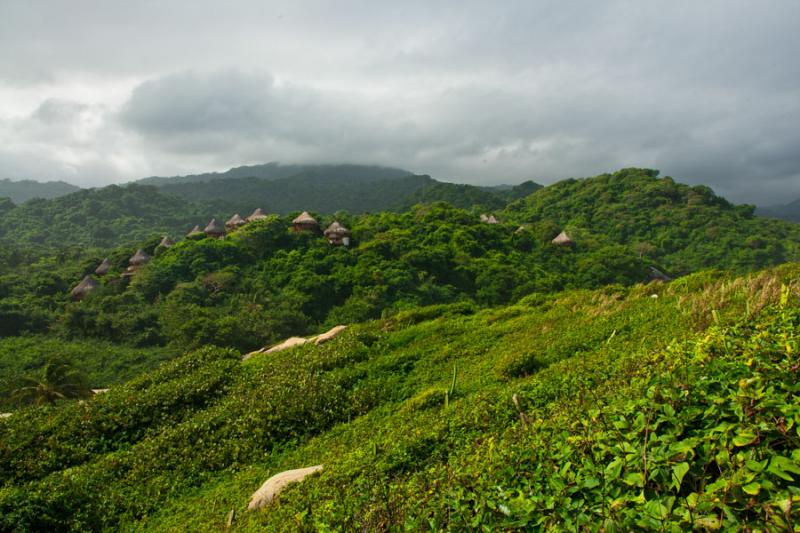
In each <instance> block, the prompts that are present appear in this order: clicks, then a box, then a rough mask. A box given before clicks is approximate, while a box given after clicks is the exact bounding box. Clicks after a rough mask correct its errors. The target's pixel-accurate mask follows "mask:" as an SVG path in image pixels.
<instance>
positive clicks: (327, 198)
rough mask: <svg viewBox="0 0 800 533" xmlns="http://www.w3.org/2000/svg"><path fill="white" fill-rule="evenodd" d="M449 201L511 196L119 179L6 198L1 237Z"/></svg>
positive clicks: (406, 184) (406, 182) (21, 239)
mask: <svg viewBox="0 0 800 533" xmlns="http://www.w3.org/2000/svg"><path fill="white" fill-rule="evenodd" d="M434 201H446V202H448V203H450V204H452V205H455V206H458V207H464V208H469V207H472V206H480V207H483V208H486V209H500V208H502V207H503V206H504V205H505V204H506V200H505V197H504V196H501V195H498V194H495V193H492V192H489V191H485V190H482V189H480V188H478V187H474V186H471V185H456V184H451V183H442V182H438V181H436V180H434V179H432V178H431V177H429V176H414V175H408V176H402V177H397V178H392V179H388V178H387V179H383V178H382V179H366V178H365V179H364V180H362V181H360V182H359V181H352V180H350V179H349V178H342V177H336V176H333V177H329V176H325V175H320V174H319V173H318V171H316V170H315V171H313V172H312V171H309V172H307V173H303V174H300V175H297V176H293V177H292V178H287V179H279V180H273V181H268V180H263V179H258V178H229V179H226V180H224V181H223V180H213V181H208V182H196V183H185V184H180V183H178V184H171V185H165V186H164V187H161V188H156V187H154V186H147V185H138V184H130V185H127V186H117V185H111V186H108V187H104V188H102V189H86V190H81V191H79V192H77V193H73V194H69V195H66V196H62V197H59V198H56V199H53V200H41V199H34V200H31V201H29V202H25V203H23V204H21V205H18V206H15V205H14V204H13V203H12V202H10V201H8V200H7V199H5V200H4V199H0V241H3V242H5V243H12V244H18V245H26V246H30V245H41V246H45V247H47V246H52V247H58V248H63V247H69V246H97V247H112V246H118V245H124V244H128V243H131V242H134V241H136V240H139V239H143V238H147V237H148V236H153V235H158V234H161V235H164V234H167V235H171V236H172V237H173V238H178V237H182V236H183V235H185V234H186V232H188V231H189V229H191V228H192V227H193V226H194V225H195V224H199V225H200V226H201V227H204V226H205V224H206V223H207V222H208V221H209V220H210V219H211V217H216V218H217V219H218V220H222V221H224V220H227V218H229V217H230V216H231V215H233V214H234V213H236V212H238V213H240V214H241V215H242V216H246V215H248V214H249V213H251V212H252V211H253V210H254V209H256V208H258V207H260V208H261V209H263V210H264V211H265V212H271V213H279V214H286V213H289V212H293V211H306V210H308V211H314V212H317V213H321V214H327V213H334V212H337V211H349V212H351V213H363V212H367V211H370V212H378V211H386V210H394V211H398V210H404V209H407V208H409V207H410V206H411V205H413V204H415V203H419V202H425V203H430V202H434Z"/></svg>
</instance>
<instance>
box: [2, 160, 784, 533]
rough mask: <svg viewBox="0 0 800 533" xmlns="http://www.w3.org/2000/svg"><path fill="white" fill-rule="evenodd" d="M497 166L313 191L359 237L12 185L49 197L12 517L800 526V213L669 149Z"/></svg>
mask: <svg viewBox="0 0 800 533" xmlns="http://www.w3.org/2000/svg"><path fill="white" fill-rule="evenodd" d="M417 178H424V179H425V180H429V178H427V177H416V176H411V177H408V178H397V180H395V181H396V182H397V183H399V182H401V181H402V180H406V179H409V180H411V179H417ZM247 181H248V180H246V179H239V178H230V179H229V180H227V182H229V183H240V182H241V183H247ZM280 181H281V180H274V181H272V182H264V183H279V182H280ZM431 181H433V180H431ZM372 183H373V184H381V183H383V181H382V180H374V181H373V182H372ZM196 185H200V184H196ZM534 185H535V184H534ZM525 187H529V186H528V185H525ZM533 188H534V189H536V188H535V187H533ZM476 190H477V189H476V188H468V187H467V188H465V187H461V186H457V185H452V186H447V184H440V183H436V182H434V183H431V182H427V183H423V185H422V187H421V188H420V189H417V190H416V191H415V192H414V193H413V195H412V197H413V200H410V201H414V202H421V203H417V204H416V205H411V206H408V208H407V209H404V208H398V209H397V210H386V211H381V212H371V213H362V214H355V213H353V214H348V213H345V212H339V213H336V214H335V215H331V214H327V213H325V212H313V213H312V214H313V215H314V216H315V217H316V218H317V220H318V221H319V222H320V223H321V227H322V228H325V227H327V226H328V225H329V224H330V223H332V222H333V221H334V220H337V221H338V222H340V223H341V224H343V225H345V226H346V227H347V228H349V229H350V230H351V232H352V234H351V242H350V246H348V247H344V246H342V247H336V246H331V245H329V244H328V242H327V241H326V239H325V238H323V237H322V235H319V234H318V233H311V232H309V233H306V232H301V233H296V232H293V231H291V230H290V227H291V221H292V219H293V218H294V217H295V216H296V215H297V214H298V213H297V211H293V212H289V213H287V214H285V215H279V214H272V215H270V216H268V217H266V218H264V219H263V220H260V221H257V222H251V223H248V224H246V225H245V226H244V227H242V228H240V229H238V230H236V231H235V232H232V233H230V234H228V235H227V236H226V237H225V238H224V239H214V238H209V237H205V236H197V237H193V238H184V239H182V240H180V242H178V243H177V244H174V245H172V246H171V247H169V248H159V247H157V245H158V243H159V241H160V232H157V231H153V230H152V227H153V224H160V225H161V226H159V227H160V228H168V227H172V226H171V225H175V226H178V225H181V224H188V223H189V222H187V221H189V220H190V219H192V218H200V217H201V216H203V215H202V213H201V212H200V211H202V210H204V209H205V210H211V209H213V208H214V206H213V205H210V204H204V205H203V206H202V207H201V204H200V203H191V202H186V201H185V200H183V199H181V198H179V197H178V196H176V195H172V194H165V193H164V192H163V191H162V190H159V189H157V188H155V187H152V186H142V185H132V186H128V187H109V188H105V189H99V190H89V191H80V192H79V193H76V194H74V195H68V196H66V197H63V198H59V199H55V200H50V201H43V200H35V201H31V202H27V203H24V204H22V205H21V206H13V205H11V204H10V203H6V204H0V219H2V220H12V219H13V217H15V216H17V217H18V219H19V220H18V224H22V221H25V224H27V225H25V224H22V225H21V226H17V227H22V228H24V231H22V232H20V230H12V231H9V230H8V227H9V225H8V224H4V225H3V226H2V227H3V230H4V231H5V234H4V235H3V238H4V239H6V242H8V244H7V245H5V246H2V247H0V411H3V412H9V413H11V415H10V416H3V417H0V531H60V530H75V531H83V530H115V529H121V530H152V531H165V530H166V531H171V530H181V531H183V530H191V531H206V530H207V531H212V530H213V531H219V530H220V529H224V528H225V522H226V520H227V519H228V518H229V517H232V518H231V529H233V530H241V531H263V530H266V531H282V530H286V531H296V530H301V531H303V530H305V531H332V530H345V531H350V530H358V531H362V530H367V531H371V530H397V529H407V530H413V531H416V530H433V531H448V530H450V531H462V530H478V529H483V530H513V529H515V528H516V529H528V530H538V529H555V530H575V529H578V530H581V529H586V530H598V529H599V528H600V527H602V528H603V530H605V531H630V530H658V531H684V530H690V529H692V528H694V529H725V530H731V529H737V528H738V529H746V528H750V529H752V530H775V531H779V530H786V529H787V528H788V529H789V530H791V527H793V526H792V524H795V523H800V522H797V520H798V519H799V518H800V511H799V510H798V509H800V505H796V503H798V500H800V485H798V477H797V476H799V475H800V451H798V444H800V439H798V435H800V433H798V430H797V428H798V427H800V426H798V424H800V410H798V407H797V402H796V399H795V398H796V396H797V393H798V385H796V382H797V380H796V379H795V378H796V376H795V374H796V371H797V368H798V366H800V362H798V355H797V354H798V350H800V336H798V331H800V328H799V327H798V326H800V300H799V299H798V298H800V283H798V279H800V278H798V274H800V266H798V263H796V262H794V261H795V260H796V259H797V251H798V243H800V226H798V225H797V224H793V223H790V222H785V221H779V220H767V219H763V218H759V217H754V216H753V213H752V211H753V210H752V207H751V206H735V205H732V204H730V203H728V202H727V201H725V200H724V199H722V198H720V197H717V196H716V195H714V194H713V192H711V190H710V189H708V188H705V187H690V186H687V185H682V184H678V183H675V182H674V181H673V180H671V179H669V178H658V177H657V173H656V172H655V171H651V170H646V169H625V170H622V171H619V172H617V173H614V174H605V175H601V176H597V177H594V178H586V179H580V180H566V181H564V182H560V183H557V184H554V185H551V186H548V187H544V188H541V189H536V190H535V191H534V192H533V193H532V194H529V195H528V196H526V197H525V198H522V199H519V200H516V201H511V203H509V204H505V200H503V203H502V204H501V203H497V204H492V203H489V204H485V205H481V206H476V205H475V203H476V201H477V200H476V199H480V198H485V197H483V196H481V195H482V194H492V195H493V196H491V198H493V199H497V198H500V197H499V196H498V194H499V193H495V192H490V193H486V192H485V191H479V192H476ZM506 194H507V196H505V199H509V198H512V197H513V194H514V193H511V192H510V191H506ZM440 200H448V201H450V202H452V203H455V204H459V202H461V201H463V202H464V204H463V205H465V206H467V207H466V208H461V207H454V206H453V205H450V204H449V203H446V202H444V201H440ZM503 205H506V207H503ZM87 213H91V218H85V217H86V214H87ZM165 213H169V216H167V215H165ZM485 213H492V214H494V215H495V216H496V217H497V219H498V220H499V222H498V223H496V224H491V223H486V222H482V221H481V218H480V215H481V214H485ZM46 217H50V218H46ZM81 217H84V218H81ZM181 217H185V218H181ZM39 219H47V220H49V221H50V222H49V224H47V225H44V224H42V225H38V226H37V225H35V224H34V223H33V221H36V220H39ZM102 227H105V228H107V231H112V232H113V235H114V236H115V238H114V239H113V240H114V242H113V243H112V244H108V245H104V246H101V247H96V246H95V247H87V246H78V245H70V246H63V245H61V244H63V242H65V241H69V242H71V243H73V244H74V243H76V242H78V243H79V242H80V239H86V240H87V241H86V242H96V241H92V239H93V238H97V236H96V235H95V236H93V234H92V233H91V232H92V231H97V230H98V228H102ZM562 230H566V232H567V233H568V235H569V238H570V240H571V244H569V245H557V244H554V243H553V242H552V240H553V238H554V237H555V236H556V235H557V234H559V233H560V232H561V231H562ZM81 231H85V232H87V233H81ZM37 234H39V235H41V234H45V235H47V238H45V239H43V240H41V241H37V240H36V239H34V238H32V237H31V236H33V235H37ZM104 238H105V237H104ZM124 238H130V239H131V240H130V241H127V242H121V241H117V239H121V240H124ZM36 242H38V243H39V244H38V246H33V245H32V244H31V243H36ZM103 242H106V241H103ZM138 248H142V249H143V250H144V251H145V252H147V253H148V254H149V255H151V256H152V258H151V260H150V261H149V262H148V263H147V264H145V265H143V266H141V267H140V268H138V270H136V272H135V273H134V274H133V275H132V276H131V277H130V279H128V278H124V277H122V276H121V274H122V273H123V272H125V269H126V268H127V267H128V259H129V258H130V257H131V255H133V253H134V252H135V251H136V250H137V249H138ZM104 258H108V260H109V264H110V270H109V272H108V273H107V274H106V275H105V276H102V277H96V279H97V281H98V285H97V287H96V288H95V289H93V290H92V291H91V292H89V293H88V295H86V296H85V297H84V298H83V299H82V300H81V301H73V300H72V299H71V298H70V294H69V291H70V290H71V289H72V288H73V287H74V286H75V285H76V284H77V283H78V281H80V280H81V279H82V278H83V277H84V276H85V275H86V274H90V273H92V272H94V269H95V268H96V267H97V265H98V264H99V263H100V261H101V260H102V259H104ZM782 263H787V264H785V265H783V266H776V265H781V264H782ZM767 267H770V268H768V269H767V270H764V269H765V268H767ZM654 268H655V269H658V270H659V271H662V272H667V273H669V274H670V275H672V276H674V277H675V278H677V279H675V280H673V281H670V282H662V281H652V277H653V269H654ZM337 324H345V325H347V326H348V328H347V329H346V330H345V332H344V333H343V334H342V335H340V336H339V337H337V338H336V339H334V340H332V341H330V342H328V343H326V344H323V345H321V346H316V345H314V344H313V343H309V344H306V345H303V346H301V347H296V348H293V349H290V350H286V351H281V352H278V353H274V354H269V355H267V354H261V355H256V356H254V357H253V358H251V359H249V360H247V361H246V362H243V361H242V356H243V354H245V353H248V352H251V351H253V350H256V349H258V348H262V347H265V346H271V345H274V344H278V343H280V342H282V341H284V340H285V339H288V338H290V337H297V336H303V337H307V336H310V335H315V334H319V333H322V332H324V331H326V330H328V329H329V328H331V327H332V326H335V325H337ZM109 387H110V391H109V392H106V393H103V394H98V395H96V396H94V397H92V398H88V397H87V396H88V388H96V389H104V388H109ZM70 391H73V392H70ZM59 394H62V395H64V396H67V397H68V398H72V399H68V398H65V399H59V396H58V395H59ZM79 398H81V401H80V402H78V401H76V400H77V399H79ZM514 398H516V400H515V399H514ZM36 402H38V403H40V404H42V405H39V406H35V405H33V404H34V403H36ZM317 464H323V465H324V469H323V470H322V472H321V473H319V474H316V475H315V476H313V477H311V478H309V479H307V480H306V481H304V482H303V483H301V484H298V485H293V486H290V487H289V488H287V489H286V491H285V492H284V493H282V495H281V496H280V498H279V499H278V501H277V502H275V503H273V504H272V505H270V506H269V507H268V508H267V509H265V510H263V511H257V512H249V511H247V510H246V507H247V505H248V500H249V497H250V495H251V494H252V493H253V492H254V491H255V490H256V489H257V488H258V487H259V485H261V483H262V482H263V481H264V480H265V479H266V478H268V477H270V476H271V475H273V474H275V473H277V472H281V471H283V470H287V469H294V468H300V467H308V466H313V465H317ZM231 510H233V514H232V515H231Z"/></svg>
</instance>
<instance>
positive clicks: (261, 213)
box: [245, 207, 267, 222]
mask: <svg viewBox="0 0 800 533" xmlns="http://www.w3.org/2000/svg"><path fill="white" fill-rule="evenodd" d="M264 218H267V214H266V213H264V211H262V210H261V208H260V207H259V208H258V209H256V210H255V211H253V213H252V214H251V215H250V216H249V217H247V218H246V219H245V220H247V221H248V222H253V221H254V220H262V219H264Z"/></svg>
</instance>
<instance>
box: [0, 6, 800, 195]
mask: <svg viewBox="0 0 800 533" xmlns="http://www.w3.org/2000/svg"><path fill="white" fill-rule="evenodd" d="M798 21H800V1H798V0H760V1H754V0H703V1H697V0H691V1H682V0H668V1H645V0H625V1H622V0H620V1H616V0H604V1H596V0H586V1H577V0H576V1H569V0H553V1H541V0H535V1H534V0H527V1H520V2H513V1H509V2H502V1H494V2H489V1H487V2H466V1H453V2H449V1H436V0H427V1H419V2H416V1H409V0H403V1H394V2H381V1H375V0H372V1H363V2H362V1H346V0H338V1H335V2H334V1H321V0H317V1H303V0H298V1H289V2H271V1H264V0H252V1H229V2H222V1H218V2H212V1H207V0H183V1H181V0H174V1H166V0H158V1H155V0H153V1H145V0H137V1H132V0H127V1H116V0H96V1H82V0H63V1H57V0H51V1H45V0H36V1H32V0H19V1H17V0H0V178H4V177H9V178H12V179H23V178H31V179H38V180H49V179H64V180H66V181H69V182H71V183H75V184H77V185H81V186H93V185H100V184H106V183H111V182H121V181H127V180H130V179H134V178H138V177H144V176H148V175H174V174H186V173H192V172H198V171H209V170H224V169H227V168H229V167H231V166H238V165H241V164H253V163H260V162H267V161H281V162H286V163H293V162H355V163H378V164H384V165H391V166H398V167H402V168H407V169H409V170H412V171H415V172H420V173H429V174H431V175H433V176H434V177H436V178H439V179H443V180H448V181H460V182H467V183H518V182H520V181H522V180H525V179H535V180H537V181H540V182H542V183H550V182H553V181H555V180H557V179H561V178H564V177H571V176H589V175H595V174H599V173H602V172H606V171H613V170H616V169H618V168H621V167H626V166H645V167H651V168H658V169H661V171H662V174H669V175H672V176H674V177H675V178H676V179H678V180H681V181H686V182H689V183H706V184H709V185H711V186H712V187H713V188H714V189H715V190H716V191H717V192H719V193H721V194H724V195H726V196H728V197H729V198H731V199H733V200H735V201H739V202H756V203H774V202H783V201H789V200H792V199H795V198H798V197H800V58H798V56H800V31H798V30H797V26H798Z"/></svg>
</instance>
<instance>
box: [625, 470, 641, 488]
mask: <svg viewBox="0 0 800 533" xmlns="http://www.w3.org/2000/svg"><path fill="white" fill-rule="evenodd" d="M623 481H624V482H625V483H627V484H628V485H632V486H634V487H641V486H643V485H644V476H643V475H642V473H641V472H630V473H628V474H625V477H624V478H623Z"/></svg>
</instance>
